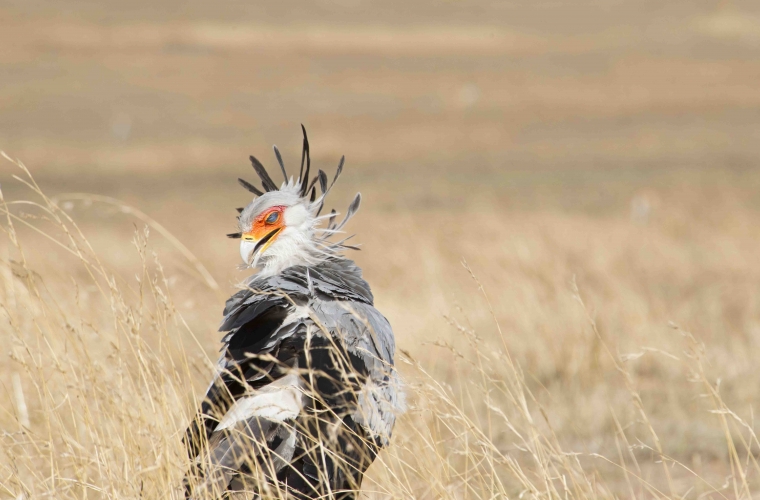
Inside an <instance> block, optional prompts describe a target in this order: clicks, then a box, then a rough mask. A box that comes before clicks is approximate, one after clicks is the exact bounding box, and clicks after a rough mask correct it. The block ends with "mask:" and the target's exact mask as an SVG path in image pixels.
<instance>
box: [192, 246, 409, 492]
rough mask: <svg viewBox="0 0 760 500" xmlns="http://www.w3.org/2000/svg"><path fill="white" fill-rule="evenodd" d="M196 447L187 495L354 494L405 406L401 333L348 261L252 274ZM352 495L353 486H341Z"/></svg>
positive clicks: (231, 308) (229, 313)
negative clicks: (398, 347) (397, 362)
mask: <svg viewBox="0 0 760 500" xmlns="http://www.w3.org/2000/svg"><path fill="white" fill-rule="evenodd" d="M220 331H223V332H227V334H226V335H225V336H224V338H223V339H222V341H223V348H222V356H221V358H220V360H219V363H218V365H217V370H216V374H215V379H214V381H213V382H212V384H211V386H210V387H209V389H208V391H207V394H206V397H205V399H204V401H203V403H202V405H201V408H200V411H199V413H198V416H197V418H196V419H195V420H194V421H193V423H192V424H191V426H190V428H189V429H188V431H187V436H186V443H187V445H188V450H189V453H190V455H191V458H193V459H194V460H195V466H194V470H193V472H192V474H190V475H189V476H188V481H187V484H188V495H189V496H192V497H194V498H195V497H199V498H209V497H210V498H216V497H220V496H222V494H223V492H225V491H248V492H250V494H249V497H254V498H255V496H254V495H259V496H265V497H268V496H275V495H276V492H275V490H278V489H279V490H281V493H282V494H283V496H285V495H284V494H285V492H286V491H287V494H288V495H290V496H291V497H295V498H316V497H323V496H326V495H328V496H329V495H330V494H333V495H334V496H335V497H336V498H352V497H353V495H354V493H353V490H356V489H357V488H358V487H359V485H360V483H361V478H362V475H363V473H364V471H365V470H366V468H367V467H368V466H369V465H370V464H371V462H372V461H373V460H374V458H375V455H376V453H377V451H378V449H379V448H381V447H382V446H384V445H385V444H387V442H388V439H389V438H390V434H391V430H392V428H393V425H394V422H395V415H396V413H397V410H398V409H399V407H400V406H401V404H400V401H399V399H398V398H399V395H398V392H397V376H396V372H395V371H394V368H393V356H394V350H395V345H394V338H393V332H392V330H391V327H390V325H389V323H388V321H387V320H386V319H385V317H383V316H382V315H381V314H380V313H379V312H378V311H377V310H376V309H375V307H374V305H373V296H372V292H371V291H370V287H369V285H368V284H367V283H366V281H364V279H363V278H362V274H361V270H360V269H359V268H358V267H357V266H356V265H355V264H354V263H353V262H352V261H350V260H348V259H345V258H342V257H333V258H330V259H327V260H325V261H323V262H321V263H319V264H316V265H313V266H293V267H290V268H287V269H285V270H283V271H282V272H281V273H279V274H276V275H273V276H266V277H256V276H254V277H252V278H251V279H250V280H249V281H248V282H247V283H246V287H245V288H244V289H243V290H240V291H239V292H237V293H236V294H234V295H233V296H232V297H230V299H228V300H227V303H226V307H225V309H224V319H223V321H222V325H221V327H220ZM341 492H343V493H341Z"/></svg>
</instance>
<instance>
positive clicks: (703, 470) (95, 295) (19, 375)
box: [0, 164, 760, 499]
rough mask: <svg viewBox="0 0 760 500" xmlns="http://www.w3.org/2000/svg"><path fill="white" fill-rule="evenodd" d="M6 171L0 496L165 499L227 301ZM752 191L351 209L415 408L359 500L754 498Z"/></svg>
mask: <svg viewBox="0 0 760 500" xmlns="http://www.w3.org/2000/svg"><path fill="white" fill-rule="evenodd" d="M14 168H17V180H16V181H15V182H17V183H23V184H26V185H27V187H26V191H25V192H24V191H16V193H18V195H17V198H15V199H8V198H7V197H6V198H5V199H4V200H3V202H2V204H3V217H4V219H5V222H4V224H3V230H4V233H5V236H4V256H3V258H2V267H1V268H0V269H1V270H2V272H1V273H0V276H1V277H2V287H0V293H1V294H2V300H1V301H0V302H1V303H2V304H3V315H4V319H3V322H4V323H3V324H4V326H3V345H4V346H5V349H6V352H7V356H6V357H5V358H4V361H3V363H2V365H0V369H1V370H2V380H3V391H2V401H3V404H2V408H3V411H2V413H1V414H0V427H1V428H2V429H3V435H2V443H3V446H2V454H1V455H0V487H1V488H2V492H1V493H0V494H1V495H3V497H8V498H45V497H49V496H52V497H54V498H136V497H141V498H167V497H172V498H180V497H181V495H182V493H181V478H182V475H183V473H184V471H185V470H186V469H187V466H188V463H187V459H186V458H185V455H184V451H183V447H182V443H181V438H182V434H183V431H184V429H185V427H186V425H187V423H188V421H189V418H190V417H191V415H192V411H193V409H194V407H195V405H196V404H197V398H198V397H199V396H200V394H201V393H202V392H201V391H203V389H204V388H205V385H206V384H207V382H208V377H209V374H210V371H211V366H212V365H211V363H212V361H213V360H214V358H215V357H216V354H215V351H216V350H217V349H218V340H219V334H217V333H215V332H214V325H216V324H217V323H218V320H219V314H220V308H221V304H222V300H223V299H224V295H225V293H228V292H229V291H231V290H232V289H233V287H232V286H229V285H223V286H219V285H218V284H217V282H216V281H215V280H214V278H213V276H212V275H211V273H209V272H208V271H206V270H205V268H204V264H203V262H202V261H200V260H198V259H197V258H196V257H195V256H193V255H192V253H190V252H189V251H188V250H187V249H186V248H185V247H184V246H183V245H182V243H181V240H182V238H181V237H177V235H171V234H170V233H169V232H168V230H166V229H165V228H164V227H163V226H160V225H159V224H158V223H157V222H156V221H155V220H153V219H151V218H150V217H148V216H147V215H145V214H143V213H141V212H140V211H139V210H137V208H135V207H129V206H127V205H121V204H119V202H117V201H115V200H111V199H108V198H105V197H102V196H91V197H89V198H88V197H86V196H79V197H73V196H65V195H62V196H59V197H58V198H52V199H51V198H48V197H47V196H46V195H45V194H44V192H43V191H42V190H40V189H39V187H38V186H37V185H36V184H35V183H34V181H33V179H32V177H31V176H30V175H29V174H28V172H27V171H26V170H25V168H24V167H23V166H22V165H20V164H17V165H15V166H14ZM724 181H725V178H724ZM756 181H757V179H756V177H755V176H754V174H752V173H743V174H742V173H740V174H735V178H734V179H733V180H732V181H731V182H730V183H726V182H722V183H721V182H718V181H716V182H711V183H709V184H708V183H705V182H701V184H694V185H692V186H691V189H690V192H691V193H692V195H680V196H677V197H673V198H670V197H667V196H665V193H664V192H660V193H659V194H658V191H657V190H650V191H647V192H643V193H641V194H640V195H639V196H638V198H636V199H634V200H633V203H632V207H631V212H630V213H619V214H609V215H606V216H599V215H596V216H590V215H582V214H578V213H575V214H563V213H562V212H560V211H547V212H545V213H541V212H535V211H534V212H521V211H519V210H502V209H499V208H498V207H496V206H492V207H491V209H489V210H483V209H482V208H481V209H478V210H472V209H464V210H462V211H459V212H453V213H450V214H443V215H442V214H440V213H438V214H436V213H434V212H416V213H414V212H413V213H407V214H406V215H404V216H400V217H397V218H395V219H396V220H395V222H394V223H395V224H398V225H399V227H400V228H403V229H398V230H395V229H392V228H391V229H388V228H387V227H386V226H387V221H385V222H384V220H383V219H384V218H385V217H386V216H387V214H384V213H382V211H377V210H372V209H371V208H367V209H366V211H365V212H364V213H361V215H360V217H358V218H357V221H359V220H361V222H360V223H359V225H360V227H358V228H357V230H358V231H359V233H360V234H361V235H362V238H361V240H362V243H363V244H364V247H365V251H364V252H363V253H360V254H358V255H357V258H358V259H359V262H360V263H361V264H362V265H363V266H364V267H365V271H366V274H367V275H368V278H369V279H370V280H371V282H372V284H373V287H374V292H375V294H376V296H377V303H378V306H379V307H380V308H381V310H383V311H384V312H385V313H386V314H387V316H388V317H389V319H390V320H391V322H392V324H393V325H394V327H395V330H396V332H397V336H398V344H399V350H398V360H397V363H398V366H399V369H400V371H401V373H402V374H403V377H404V381H405V384H406V389H405V390H406V392H407V398H408V406H409V408H408V411H407V412H406V414H404V415H403V416H402V417H401V418H400V420H399V422H398V425H397V428H396V431H395V434H394V437H393V442H392V444H391V446H390V447H389V448H388V449H387V450H385V451H384V452H383V453H382V454H381V455H380V457H379V458H378V460H377V462H376V463H375V464H374V465H373V466H372V468H371V469H370V473H369V476H368V477H367V478H366V479H365V482H364V488H363V489H364V492H365V495H366V497H368V498H452V499H453V498H456V499H460V498H503V497H509V498H517V497H523V498H525V497H528V498H622V497H630V498H648V497H652V498H751V497H753V495H754V494H755V492H756V491H757V487H758V478H759V477H760V476H759V475H758V473H759V472H760V467H759V466H758V463H757V458H756V455H757V452H758V447H759V446H760V443H758V440H757V436H756V434H755V432H756V425H755V422H754V415H753V404H754V402H755V401H756V398H757V395H758V392H757V391H758V384H757V380H756V373H757V370H756V368H755V366H754V365H755V361H754V360H755V359H756V357H757V353H758V342H757V334H758V331H759V330H758V328H759V325H760V322H759V320H760V309H759V307H758V306H759V305H760V302H759V301H758V297H759V296H758V286H760V281H759V280H758V272H759V271H758V268H757V258H756V248H755V246H756V245H755V242H756V241H757V240H758V237H759V236H760V234H759V233H760V228H759V227H758V226H757V224H756V223H755V220H756V216H757V212H756V208H755V207H754V206H753V203H752V201H753V195H752V189H751V185H752V183H753V182H756ZM674 191H675V190H674ZM370 193H372V189H371V188H370ZM371 198H372V196H371V195H370V199H371ZM707 199H709V200H711V202H710V203H709V204H706V203H705V202H704V200H707ZM106 207H111V209H112V210H111V211H108V210H106ZM93 214H96V215H93ZM93 219H94V221H93ZM104 221H105V222H108V223H109V226H111V227H112V228H111V229H108V228H104V224H103V222H104ZM124 223H125V224H124ZM80 224H81V228H80ZM120 224H122V225H123V226H124V227H129V226H132V228H131V230H130V229H128V230H125V231H114V230H113V227H120ZM98 227H100V228H102V231H101V230H97V228H98ZM373 227H375V228H377V230H376V231H371V230H370V229H371V228H373ZM383 227H385V229H382V228H383ZM200 230H203V231H209V232H210V231H211V230H210V229H209V228H202V229H200ZM90 234H93V236H94V238H93V240H92V242H90V241H89V240H88V236H89V235H90ZM391 234H393V235H395V238H389V235H391ZM204 236H206V233H204ZM207 237H209V238H211V237H213V238H219V237H220V235H217V234H216V231H214V235H213V236H211V235H210V234H209V235H208V236H207ZM175 238H176V239H175ZM232 246H233V247H234V243H233V244H232ZM233 252H234V248H232V249H231V251H230V253H232V255H233V256H230V258H229V259H227V260H228V261H229V262H230V265H232V262H235V258H234V253H233ZM127 256H129V257H127ZM164 263H166V266H164ZM241 276H242V275H241Z"/></svg>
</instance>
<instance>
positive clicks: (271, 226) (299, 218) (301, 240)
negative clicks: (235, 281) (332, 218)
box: [238, 186, 317, 268]
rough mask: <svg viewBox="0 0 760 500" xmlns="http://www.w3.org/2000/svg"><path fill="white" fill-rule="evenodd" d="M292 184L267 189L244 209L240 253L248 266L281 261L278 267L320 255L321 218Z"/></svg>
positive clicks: (239, 223)
mask: <svg viewBox="0 0 760 500" xmlns="http://www.w3.org/2000/svg"><path fill="white" fill-rule="evenodd" d="M288 188H289V186H284V187H283V189H281V190H278V191H271V192H268V193H264V194H263V195H262V196H260V197H258V198H256V199H255V200H253V201H252V202H251V203H250V204H249V205H248V206H247V207H245V208H244V209H243V211H242V212H241V214H240V217H239V219H238V226H239V228H240V238H241V240H240V256H241V257H242V258H243V262H245V263H246V264H247V265H248V266H251V267H260V266H261V267H264V266H266V265H267V264H277V265H276V266H275V267H277V268H284V267H288V266H287V264H290V265H295V264H299V263H311V261H312V260H313V259H314V257H316V255H315V252H314V250H315V248H314V244H313V240H314V233H315V226H316V222H317V218H316V216H315V214H314V213H313V209H312V207H311V203H310V202H309V200H308V199H304V198H301V197H300V196H299V195H298V192H297V191H296V190H295V189H288ZM283 265H284V267H283Z"/></svg>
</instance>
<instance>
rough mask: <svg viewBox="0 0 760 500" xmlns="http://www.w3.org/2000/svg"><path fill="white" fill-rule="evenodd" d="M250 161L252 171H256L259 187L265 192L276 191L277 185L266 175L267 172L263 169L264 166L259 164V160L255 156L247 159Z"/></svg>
mask: <svg viewBox="0 0 760 500" xmlns="http://www.w3.org/2000/svg"><path fill="white" fill-rule="evenodd" d="M249 158H250V160H251V165H253V169H254V170H255V171H256V173H257V174H258V175H259V178H260V179H261V185H262V186H263V187H264V190H265V191H267V192H268V191H277V184H275V183H274V181H272V178H271V177H269V174H268V173H267V170H266V169H265V168H264V165H262V164H261V162H260V161H259V160H257V159H256V157H255V156H250V157H249Z"/></svg>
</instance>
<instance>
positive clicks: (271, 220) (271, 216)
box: [265, 212, 280, 224]
mask: <svg viewBox="0 0 760 500" xmlns="http://www.w3.org/2000/svg"><path fill="white" fill-rule="evenodd" d="M279 218H280V212H272V213H271V214H269V215H267V218H266V220H265V222H266V223H267V224H274V223H275V222H277V219H279Z"/></svg>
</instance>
